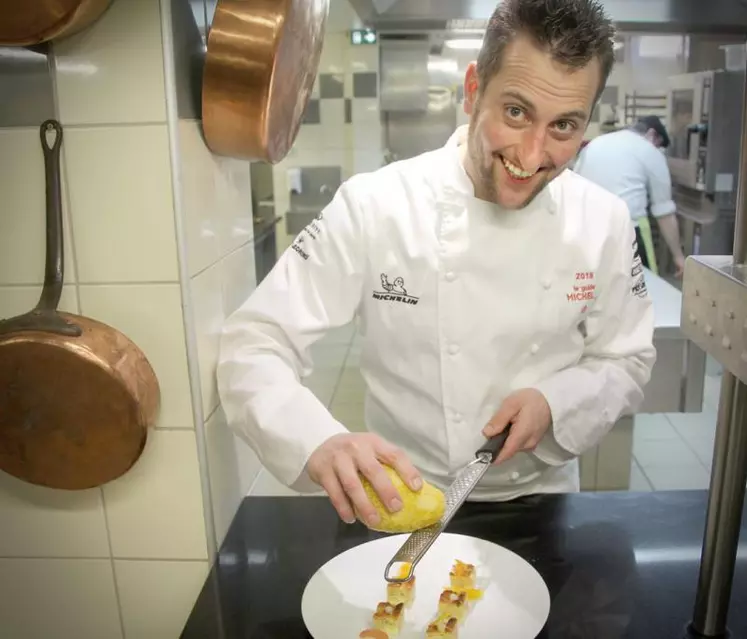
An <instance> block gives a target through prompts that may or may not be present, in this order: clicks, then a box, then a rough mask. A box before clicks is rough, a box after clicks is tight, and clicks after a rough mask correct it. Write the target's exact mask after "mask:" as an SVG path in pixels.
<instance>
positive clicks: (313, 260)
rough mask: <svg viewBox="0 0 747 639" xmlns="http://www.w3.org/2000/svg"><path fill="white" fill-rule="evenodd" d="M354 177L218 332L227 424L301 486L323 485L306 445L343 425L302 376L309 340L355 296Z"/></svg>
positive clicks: (359, 249)
mask: <svg viewBox="0 0 747 639" xmlns="http://www.w3.org/2000/svg"><path fill="white" fill-rule="evenodd" d="M356 179H357V178H353V180H356ZM352 184H354V182H353V181H352V180H351V181H348V182H346V183H345V184H343V185H342V186H341V187H340V189H339V190H338V192H337V193H336V195H335V197H334V198H333V200H332V202H331V203H330V204H329V205H327V206H326V207H325V209H324V210H323V211H322V214H321V215H320V216H319V217H318V218H317V219H316V220H314V221H313V222H311V223H310V224H309V225H308V226H307V227H306V229H304V230H303V231H302V232H301V233H300V234H299V235H298V237H297V238H296V239H295V241H294V242H293V244H292V246H291V247H290V248H289V249H287V250H286V251H285V252H284V253H283V254H282V255H281V257H280V259H279V260H278V262H277V263H276V264H275V266H274V268H273V269H272V271H271V272H270V273H269V274H268V275H267V276H266V277H265V278H264V279H263V280H262V282H261V283H260V285H259V286H258V287H257V289H256V290H255V291H254V292H253V294H252V295H251V296H250V297H249V299H248V300H247V301H246V302H244V304H243V305H242V306H241V307H239V308H238V310H236V311H235V312H234V313H233V314H231V315H230V317H229V318H228V319H227V321H226V323H225V325H224V328H223V333H222V336H221V343H220V352H219V360H218V368H217V381H218V391H219V394H220V399H221V403H222V406H223V409H224V411H225V414H226V418H227V421H228V424H229V425H230V426H231V428H232V429H233V430H234V431H235V432H236V433H237V434H238V435H239V436H240V437H241V438H242V439H243V440H244V441H246V442H247V443H248V444H249V445H250V446H251V447H252V449H253V450H254V451H255V452H256V454H257V456H258V457H259V459H260V461H261V462H262V464H263V465H264V466H265V468H267V470H268V471H269V472H270V473H272V475H273V476H275V477H276V478H277V479H278V480H279V481H280V482H282V483H283V484H285V485H286V486H291V487H292V488H293V489H295V490H297V491H299V492H311V491H314V490H319V486H317V485H316V484H314V483H313V482H312V481H311V480H310V479H309V477H308V476H307V475H306V473H305V471H304V467H305V465H306V462H307V460H308V458H309V456H310V455H311V453H312V452H313V451H314V450H315V449H316V448H317V447H318V446H319V445H320V444H322V443H323V442H324V441H325V440H326V439H328V438H329V437H331V436H333V435H336V434H338V433H345V432H348V431H347V430H346V428H345V427H344V426H343V425H342V424H341V423H339V422H338V421H337V420H335V419H334V418H333V417H332V415H331V414H330V412H329V411H328V410H327V408H326V407H325V405H324V404H323V403H322V402H320V401H319V400H318V399H317V398H316V396H315V395H314V394H313V393H312V392H311V391H310V390H309V389H308V388H306V387H305V386H304V385H303V384H302V382H301V380H302V378H303V377H304V376H305V375H307V374H308V373H310V372H311V369H312V361H311V357H310V353H309V347H310V346H311V345H312V344H313V343H314V342H315V341H317V340H318V339H319V338H320V337H322V336H323V335H324V333H325V332H326V331H327V330H328V329H330V328H333V327H339V326H344V325H346V324H348V323H349V322H350V321H352V319H353V318H354V316H355V313H356V310H357V308H358V306H359V303H360V299H361V291H362V278H363V266H362V265H363V263H364V260H365V251H364V250H363V242H364V239H365V233H364V232H363V228H362V216H361V215H360V212H359V211H360V209H359V206H358V203H357V202H356V201H355V198H354V197H353V195H352V190H353V186H352Z"/></svg>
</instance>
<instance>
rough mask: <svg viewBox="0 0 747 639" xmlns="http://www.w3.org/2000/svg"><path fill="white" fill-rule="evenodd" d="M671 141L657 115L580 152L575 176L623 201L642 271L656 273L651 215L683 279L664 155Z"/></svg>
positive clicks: (670, 183) (676, 273)
mask: <svg viewBox="0 0 747 639" xmlns="http://www.w3.org/2000/svg"><path fill="white" fill-rule="evenodd" d="M668 146H669V135H668V133H667V130H666V128H665V127H664V125H663V124H662V121H661V120H660V119H659V118H658V117H657V116H655V115H648V116H645V117H642V118H640V119H639V120H638V122H636V123H635V124H634V125H633V126H631V127H630V128H626V129H621V130H619V131H615V132H614V133H607V134H605V135H600V136H599V137H597V138H594V139H593V140H592V141H591V142H590V143H589V144H587V145H586V147H585V148H584V149H583V150H582V152H581V153H580V155H579V158H578V160H577V162H576V164H575V166H574V168H573V170H574V171H575V172H576V173H578V174H580V175H583V176H584V177H585V178H587V179H589V180H591V181H592V182H594V183H596V184H598V185H599V186H601V187H603V188H605V189H607V190H608V191H610V192H612V193H614V194H615V195H619V196H620V197H621V198H623V199H624V200H625V203H626V204H627V205H628V210H629V211H630V216H631V217H632V219H633V224H634V225H635V232H636V240H637V242H638V251H639V253H640V256H641V261H642V263H643V266H645V267H647V268H648V269H649V270H650V271H652V272H654V273H658V267H657V264H656V253H655V252H654V242H653V238H652V234H651V225H650V223H649V212H650V213H651V216H652V217H654V218H655V219H656V222H657V224H658V226H659V230H660V231H661V236H662V237H663V238H664V241H665V242H666V244H667V246H668V247H669V250H670V252H671V254H672V259H673V260H674V267H675V275H676V277H682V274H683V273H684V270H685V255H684V253H683V252H682V247H681V245H680V231H679V226H678V224H677V214H676V211H677V206H676V204H675V203H674V200H673V199H672V178H671V176H670V174H669V166H668V165H667V160H666V157H665V156H664V154H663V153H662V152H661V151H662V150H663V149H666V148H667V147H668Z"/></svg>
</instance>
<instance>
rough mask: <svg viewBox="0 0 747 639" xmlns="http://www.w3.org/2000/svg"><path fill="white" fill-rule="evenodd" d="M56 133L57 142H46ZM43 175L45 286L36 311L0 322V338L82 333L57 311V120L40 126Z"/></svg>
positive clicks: (60, 251) (60, 258)
mask: <svg viewBox="0 0 747 639" xmlns="http://www.w3.org/2000/svg"><path fill="white" fill-rule="evenodd" d="M50 131H52V132H54V141H53V142H52V143H51V145H50V142H49V140H48V139H47V133H48V132H50ZM39 137H40V138H41V144H42V151H43V152H44V174H45V177H46V199H47V233H46V261H45V265H44V286H43V288H42V292H41V295H40V296H39V301H38V302H37V303H36V306H35V307H34V308H33V310H31V311H29V312H28V313H24V314H23V315H19V316H17V317H13V318H10V319H7V320H3V321H0V335H7V334H9V333H16V332H20V331H43V332H45V333H55V334H57V335H68V336H72V337H78V336H80V335H81V334H82V330H81V328H80V327H79V326H77V325H76V324H73V323H71V322H68V321H67V320H66V319H65V318H63V317H62V315H60V314H59V313H58V312H57V306H58V304H59V303H60V297H61V296H62V283H63V280H64V275H65V269H64V245H63V240H62V237H63V236H62V193H61V191H62V188H61V186H60V146H62V126H61V125H60V123H59V122H57V120H45V121H44V122H42V124H41V126H40V127H39Z"/></svg>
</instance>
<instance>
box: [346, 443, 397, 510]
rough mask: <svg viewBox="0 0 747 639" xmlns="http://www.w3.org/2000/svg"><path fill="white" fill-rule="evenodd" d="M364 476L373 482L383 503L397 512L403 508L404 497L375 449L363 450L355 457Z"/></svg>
mask: <svg viewBox="0 0 747 639" xmlns="http://www.w3.org/2000/svg"><path fill="white" fill-rule="evenodd" d="M355 461H356V465H357V466H358V468H359V470H360V471H361V473H363V476H364V477H365V478H366V479H368V481H369V482H371V485H372V486H373V489H374V490H375V491H376V494H377V495H378V496H379V499H380V500H381V503H382V504H384V507H385V508H386V509H387V510H389V511H390V512H393V513H396V512H397V511H398V510H400V509H401V508H402V497H401V496H400V494H399V492H398V491H397V489H396V488H395V487H394V484H393V483H392V480H391V479H389V475H387V474H386V471H385V470H384V467H383V466H382V465H381V464H380V463H379V460H378V459H376V456H375V454H374V451H373V450H367V451H361V452H360V453H359V454H358V456H357V457H356V459H355Z"/></svg>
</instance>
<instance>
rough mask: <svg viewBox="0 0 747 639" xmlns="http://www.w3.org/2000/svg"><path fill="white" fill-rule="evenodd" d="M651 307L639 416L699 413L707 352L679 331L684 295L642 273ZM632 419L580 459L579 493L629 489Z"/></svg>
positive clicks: (669, 285) (663, 282) (653, 276)
mask: <svg viewBox="0 0 747 639" xmlns="http://www.w3.org/2000/svg"><path fill="white" fill-rule="evenodd" d="M645 276H646V286H647V288H648V293H649V296H650V297H651V300H652V302H653V306H654V346H655V347H656V354H657V357H656V364H655V365H654V368H653V371H652V373H651V381H650V382H649V384H648V386H647V387H646V392H645V398H644V400H643V404H642V405H641V407H640V409H639V411H638V414H642V413H679V412H701V411H702V410H703V390H704V384H705V364H706V356H705V353H704V352H703V351H702V350H701V349H700V348H698V347H697V346H695V345H694V344H693V343H692V342H691V341H689V340H688V339H687V337H686V336H685V335H684V333H683V332H682V329H681V327H680V318H681V313H682V293H681V292H680V291H679V290H678V289H677V288H675V287H674V286H672V285H671V284H670V283H669V282H667V281H666V280H664V279H662V278H661V277H659V276H658V275H655V274H654V273H652V272H651V271H649V270H648V269H645ZM634 428H635V416H630V417H623V418H622V419H620V420H619V421H618V422H617V424H615V426H614V428H613V429H612V431H611V432H610V433H609V434H608V435H607V437H605V439H604V440H603V441H602V442H601V443H600V444H599V445H598V446H597V447H595V448H594V449H592V450H590V451H588V452H587V453H585V454H584V455H583V456H582V457H581V459H580V466H581V488H582V490H627V489H628V487H629V486H630V465H631V461H632V457H633V431H634Z"/></svg>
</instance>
